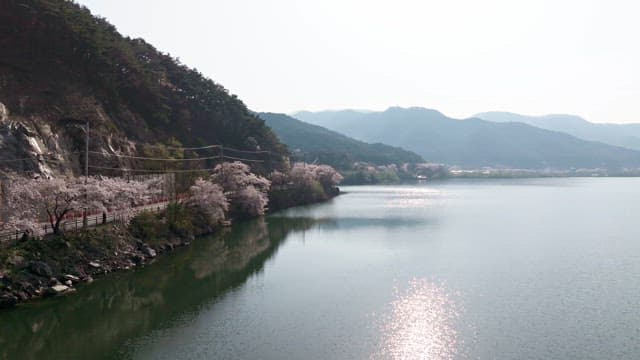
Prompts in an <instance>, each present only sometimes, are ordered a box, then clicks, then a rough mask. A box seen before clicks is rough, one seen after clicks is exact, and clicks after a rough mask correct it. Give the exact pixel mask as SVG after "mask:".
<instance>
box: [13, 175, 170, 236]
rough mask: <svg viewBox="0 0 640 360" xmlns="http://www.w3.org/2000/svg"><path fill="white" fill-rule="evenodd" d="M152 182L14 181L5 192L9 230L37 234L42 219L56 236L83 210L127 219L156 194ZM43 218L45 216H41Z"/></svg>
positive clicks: (37, 179) (119, 179)
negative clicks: (109, 212) (69, 217)
mask: <svg viewBox="0 0 640 360" xmlns="http://www.w3.org/2000/svg"><path fill="white" fill-rule="evenodd" d="M159 189H160V188H159V186H158V185H157V184H156V183H155V180H154V179H152V180H148V181H135V180H125V179H122V178H102V177H89V178H88V179H86V180H85V179H84V178H62V177H61V178H49V179H47V178H36V179H15V180H14V181H12V182H11V184H10V185H9V189H8V199H7V204H8V209H9V210H8V211H9V213H10V215H9V221H8V222H7V225H6V226H8V227H11V228H15V229H16V230H29V229H32V230H33V233H34V234H36V235H37V234H39V233H40V226H39V224H40V223H41V220H42V218H43V217H45V218H46V219H45V221H44V222H48V223H49V225H50V226H51V228H52V230H53V233H54V234H59V233H60V229H61V224H62V223H63V221H64V219H65V217H66V216H67V215H68V214H70V213H73V212H76V211H80V210H83V209H90V210H100V211H104V212H106V211H107V210H116V211H119V212H120V214H121V217H122V218H123V219H129V218H130V217H131V216H132V215H133V214H134V210H135V207H136V206H140V205H143V204H145V203H146V202H147V201H149V200H150V199H151V197H152V196H153V195H154V194H155V193H157V192H158V191H159ZM43 215H44V216H43Z"/></svg>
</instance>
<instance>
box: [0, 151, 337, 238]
mask: <svg viewBox="0 0 640 360" xmlns="http://www.w3.org/2000/svg"><path fill="white" fill-rule="evenodd" d="M271 179H272V180H269V179H267V178H265V177H262V176H259V175H257V174H254V173H252V172H251V168H250V167H249V166H248V165H246V164H244V163H241V162H237V161H236V162H225V163H222V164H219V165H218V166H216V167H215V169H214V170H213V172H212V173H211V175H210V176H208V177H206V178H199V179H196V180H195V182H194V184H193V185H192V186H191V187H190V191H189V196H188V197H187V198H186V199H185V200H184V201H183V202H182V204H183V205H186V206H189V207H192V208H194V209H196V210H198V211H199V213H200V214H202V215H204V217H205V218H206V220H207V223H209V224H211V225H215V224H219V223H220V222H221V221H223V220H224V219H225V217H226V216H227V215H228V214H230V215H231V216H233V217H237V218H247V217H255V216H260V215H264V213H265V212H266V211H267V205H268V203H269V196H268V195H269V190H270V187H271V185H272V182H273V184H274V185H276V186H278V188H279V189H280V190H282V189H285V190H286V191H287V193H286V194H287V196H289V197H292V198H294V200H295V201H294V203H298V202H310V201H317V200H322V199H325V198H327V197H329V196H328V195H329V194H331V193H330V192H332V191H333V190H334V188H335V186H336V185H337V184H338V183H339V182H340V181H341V180H342V176H341V175H340V174H339V173H338V172H337V171H336V170H335V169H334V168H332V167H331V166H327V165H314V164H305V163H296V164H294V165H293V166H292V167H291V169H289V170H288V171H287V172H284V173H283V172H278V171H275V172H273V173H272V174H271ZM161 181H162V178H161V177H159V178H151V179H148V180H144V181H139V180H129V179H124V178H111V177H100V176H94V177H89V178H87V179H85V178H64V177H60V178H34V179H25V178H21V179H13V180H11V181H10V182H9V185H8V189H7V190H6V194H7V196H6V199H5V207H6V209H7V213H8V214H9V216H8V218H7V219H6V221H5V222H4V223H2V224H0V227H1V229H0V230H19V231H29V232H31V233H32V234H34V235H39V234H41V232H42V228H43V223H47V224H48V226H50V228H51V229H52V230H53V233H54V234H58V233H60V231H61V225H62V224H63V222H64V220H65V218H66V217H67V216H68V215H69V214H73V213H78V212H81V211H85V210H87V209H89V210H94V211H96V210H97V211H101V212H103V213H106V212H111V211H117V212H118V214H119V216H120V217H121V218H122V219H123V220H125V221H128V220H129V219H130V218H131V217H132V216H133V215H134V214H135V212H136V207H139V206H141V205H144V204H147V203H148V202H149V201H150V200H151V199H152V198H153V197H154V196H156V195H158V194H159V193H160V192H161V190H160V189H162V187H163V186H162V184H161V183H160V182H161ZM299 200H302V201H299Z"/></svg>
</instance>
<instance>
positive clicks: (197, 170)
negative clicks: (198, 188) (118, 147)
mask: <svg viewBox="0 0 640 360" xmlns="http://www.w3.org/2000/svg"><path fill="white" fill-rule="evenodd" d="M89 168H90V169H102V170H114V171H123V172H128V171H131V172H146V173H159V174H162V173H187V172H203V171H213V170H215V168H209V169H181V170H152V169H127V168H111V167H106V166H96V165H89Z"/></svg>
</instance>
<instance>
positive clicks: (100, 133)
mask: <svg viewBox="0 0 640 360" xmlns="http://www.w3.org/2000/svg"><path fill="white" fill-rule="evenodd" d="M0 49H2V52H1V56H0V104H1V105H0V160H2V159H16V158H27V159H26V160H24V161H20V162H8V163H3V165H2V166H3V167H4V168H7V167H10V168H13V169H17V170H24V171H36V172H38V171H44V170H51V171H56V170H59V171H63V172H64V171H66V172H68V171H74V172H77V171H78V169H77V168H78V163H79V162H80V161H81V159H80V158H79V157H77V156H75V157H74V156H73V155H68V154H73V153H74V152H75V151H77V150H79V149H81V148H82V146H83V144H84V140H83V133H82V131H80V130H79V129H78V126H79V125H82V124H84V123H85V122H89V123H90V125H91V129H92V144H91V147H92V150H95V151H99V152H103V151H104V152H122V153H136V152H140V147H136V146H134V145H133V143H132V142H129V140H133V141H135V142H138V143H154V144H155V143H160V144H171V145H173V146H201V145H208V144H224V145H225V146H230V147H233V148H237V149H244V150H256V149H261V150H269V151H271V152H272V155H273V156H272V159H273V160H275V163H276V164H277V162H278V161H279V160H281V159H282V156H283V155H284V154H285V152H286V149H285V147H284V146H282V145H281V144H280V142H279V141H278V139H277V138H276V136H275V135H274V134H273V133H272V132H271V130H270V129H269V128H268V127H267V126H265V124H264V121H262V120H260V119H259V118H257V117H256V116H255V115H253V114H252V113H251V112H250V111H249V110H248V109H247V108H246V106H245V105H244V104H243V103H242V101H240V100H239V99H238V98H237V97H236V96H235V95H232V94H229V92H228V91H227V90H226V89H225V88H224V87H222V86H221V85H219V84H216V83H215V82H213V81H212V80H210V79H208V78H206V77H204V76H203V75H202V74H200V73H199V72H198V71H197V70H195V69H191V68H189V67H187V66H186V65H184V64H181V63H180V62H179V61H178V60H177V59H176V58H174V57H172V56H170V55H169V54H165V53H162V52H160V51H158V50H156V49H155V48H154V47H153V46H152V45H150V44H148V43H146V42H145V41H144V40H142V39H131V38H125V37H123V36H121V35H120V34H119V33H118V32H117V30H116V28H115V27H114V26H113V25H111V24H109V23H108V22H107V21H106V20H105V19H102V18H99V17H95V16H93V15H92V14H91V13H90V11H89V10H88V9H86V8H84V7H82V6H80V5H77V4H75V3H73V2H70V1H65V0H3V1H0ZM222 70H223V69H221V71H222ZM51 159H54V160H55V162H53V161H50V160H51ZM110 166H111V165H110Z"/></svg>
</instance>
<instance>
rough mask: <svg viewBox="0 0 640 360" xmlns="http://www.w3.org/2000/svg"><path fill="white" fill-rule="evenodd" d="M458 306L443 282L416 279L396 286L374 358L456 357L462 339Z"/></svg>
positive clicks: (440, 359) (439, 359)
mask: <svg viewBox="0 0 640 360" xmlns="http://www.w3.org/2000/svg"><path fill="white" fill-rule="evenodd" d="M459 317H460V311H459V310H458V306H457V305H456V303H455V302H454V301H453V299H452V298H451V296H450V295H449V294H448V293H447V291H446V288H445V287H444V286H443V285H438V284H434V283H432V282H429V281H427V280H424V279H413V280H412V281H410V282H409V286H408V288H407V289H406V290H405V291H404V292H400V291H398V290H397V289H396V294H395V299H394V300H393V301H392V302H391V311H390V313H389V315H388V317H387V318H385V319H384V324H383V325H382V328H381V330H382V341H381V344H380V346H379V348H378V349H377V351H376V353H375V354H373V355H372V356H371V359H434V360H445V359H446V360H449V359H454V358H456V357H457V355H458V354H459V350H460V349H459V347H460V342H459V340H458V333H457V331H456V328H455V323H456V320H457V319H458V318H459Z"/></svg>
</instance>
